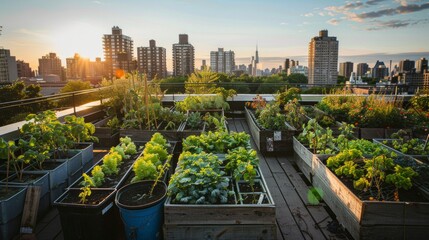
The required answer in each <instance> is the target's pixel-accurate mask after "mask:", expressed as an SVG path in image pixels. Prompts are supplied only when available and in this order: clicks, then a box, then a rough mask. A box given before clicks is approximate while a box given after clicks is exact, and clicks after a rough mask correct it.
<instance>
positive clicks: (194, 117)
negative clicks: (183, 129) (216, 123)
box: [186, 112, 203, 129]
mask: <svg viewBox="0 0 429 240" xmlns="http://www.w3.org/2000/svg"><path fill="white" fill-rule="evenodd" d="M202 123H203V119H202V116H201V113H200V112H192V113H189V115H188V119H187V120H186V125H187V126H189V128H191V129H198V128H200V126H201V124H202Z"/></svg>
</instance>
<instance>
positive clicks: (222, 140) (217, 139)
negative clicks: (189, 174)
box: [182, 131, 250, 153]
mask: <svg viewBox="0 0 429 240" xmlns="http://www.w3.org/2000/svg"><path fill="white" fill-rule="evenodd" d="M182 145H183V151H189V152H192V153H201V152H203V151H204V152H206V153H227V151H228V150H232V149H235V148H238V147H244V148H249V147H250V135H249V134H247V133H245V132H239V133H237V132H231V133H228V132H225V131H216V132H207V133H203V134H201V135H200V136H194V135H191V136H189V137H187V138H186V139H184V140H183V142H182Z"/></svg>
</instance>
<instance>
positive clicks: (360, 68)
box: [356, 63, 368, 77]
mask: <svg viewBox="0 0 429 240" xmlns="http://www.w3.org/2000/svg"><path fill="white" fill-rule="evenodd" d="M356 72H357V76H358V77H362V76H365V74H366V72H368V64H367V63H358V65H357V70H356Z"/></svg>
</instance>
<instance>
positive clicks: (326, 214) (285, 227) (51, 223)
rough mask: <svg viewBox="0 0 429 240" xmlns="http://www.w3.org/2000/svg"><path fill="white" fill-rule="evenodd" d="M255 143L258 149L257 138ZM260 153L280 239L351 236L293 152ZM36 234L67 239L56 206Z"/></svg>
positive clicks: (239, 127)
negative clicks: (315, 192)
mask: <svg viewBox="0 0 429 240" xmlns="http://www.w3.org/2000/svg"><path fill="white" fill-rule="evenodd" d="M228 123H229V127H230V130H231V131H238V132H240V131H245V132H249V129H248V126H247V123H246V121H245V119H243V118H237V119H229V120H228ZM252 145H253V148H254V149H256V145H255V143H254V142H253V140H252ZM105 153H106V151H96V152H95V159H100V158H101V157H102V156H103V155H104V154H105ZM258 155H259V158H260V168H261V170H262V174H263V175H264V177H265V180H266V182H267V185H268V189H269V191H270V192H271V195H272V197H273V200H274V202H275V205H276V218H277V238H278V239H279V240H281V239H293V240H295V239H296V240H299V239H305V240H307V239H350V237H349V236H348V235H347V234H346V233H344V232H342V231H337V232H336V233H332V232H330V231H328V224H329V223H330V222H332V221H333V218H334V217H335V216H333V214H332V213H331V214H330V211H329V209H328V208H327V207H326V206H325V204H324V203H323V202H319V201H317V200H316V202H314V200H310V199H312V198H310V199H309V196H310V195H311V192H310V187H311V186H308V185H307V183H306V182H305V181H304V180H303V178H302V177H301V174H300V172H299V171H298V170H297V168H296V167H295V166H294V163H293V156H292V155H278V156H263V155H262V154H260V153H259V152H258ZM94 162H95V160H94ZM315 203H316V204H315ZM332 225H333V224H332ZM36 236H37V239H38V240H44V239H56V240H57V239H58V240H59V239H64V237H63V234H62V231H61V224H60V219H59V215H58V211H57V210H56V209H52V210H51V211H50V212H49V213H48V214H47V215H46V216H45V217H44V218H43V219H42V220H40V221H39V222H38V224H37V227H36Z"/></svg>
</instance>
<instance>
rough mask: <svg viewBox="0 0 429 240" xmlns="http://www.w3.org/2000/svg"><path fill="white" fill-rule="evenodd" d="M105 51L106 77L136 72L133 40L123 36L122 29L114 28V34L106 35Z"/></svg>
mask: <svg viewBox="0 0 429 240" xmlns="http://www.w3.org/2000/svg"><path fill="white" fill-rule="evenodd" d="M103 51H104V59H105V61H106V69H105V70H106V75H107V76H111V77H113V76H117V77H120V75H121V74H122V73H123V71H125V72H131V71H132V70H135V69H134V67H135V66H133V65H134V64H133V40H132V39H131V38H130V37H129V36H126V35H123V34H122V29H120V28H119V27H117V26H114V27H112V34H104V36H103Z"/></svg>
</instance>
